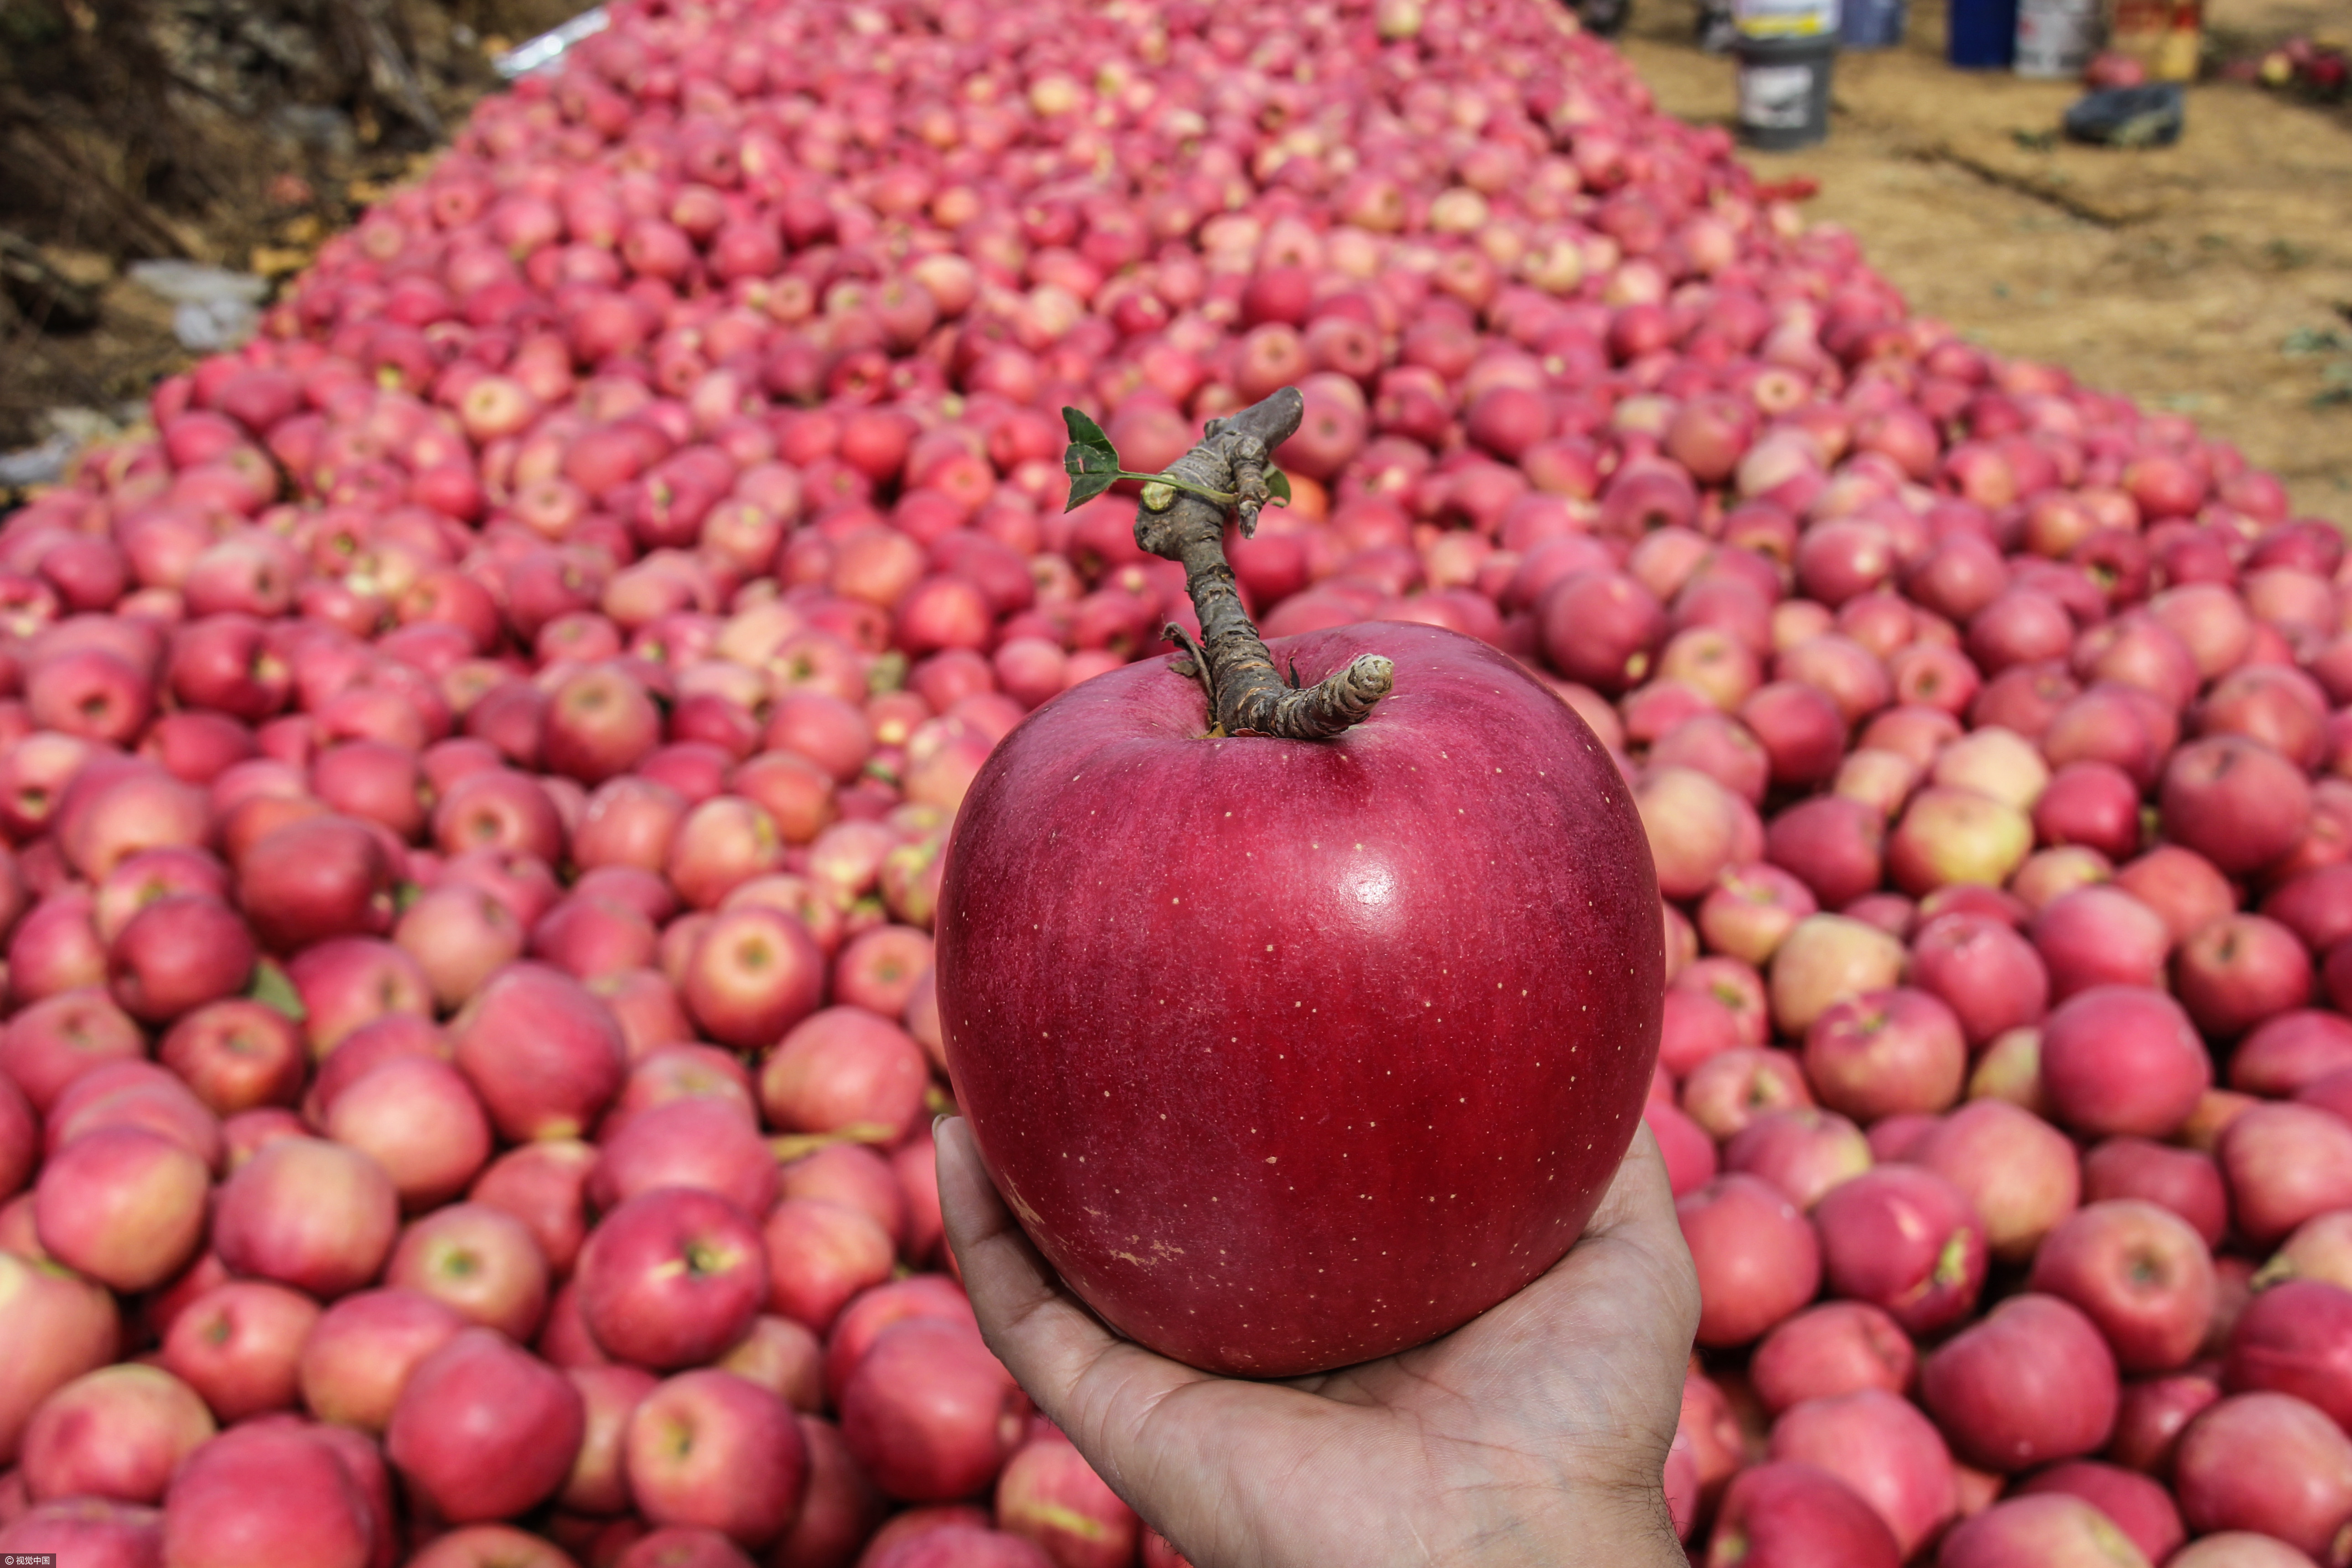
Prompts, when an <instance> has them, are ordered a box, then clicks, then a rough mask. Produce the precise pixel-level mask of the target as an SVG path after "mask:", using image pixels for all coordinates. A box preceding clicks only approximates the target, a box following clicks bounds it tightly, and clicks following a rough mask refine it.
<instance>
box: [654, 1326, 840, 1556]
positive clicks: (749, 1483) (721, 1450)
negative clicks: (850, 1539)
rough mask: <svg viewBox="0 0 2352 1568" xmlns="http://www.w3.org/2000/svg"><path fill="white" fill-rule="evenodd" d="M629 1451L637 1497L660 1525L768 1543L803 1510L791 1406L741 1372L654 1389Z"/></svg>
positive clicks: (801, 1459)
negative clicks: (743, 1376) (801, 1507)
mask: <svg viewBox="0 0 2352 1568" xmlns="http://www.w3.org/2000/svg"><path fill="white" fill-rule="evenodd" d="M623 1447H624V1452H625V1460H624V1466H625V1470H626V1472H627V1475H628V1482H629V1495H630V1497H631V1498H632V1500H634V1501H635V1504H636V1509H637V1511H638V1512H639V1513H640V1514H642V1515H643V1516H644V1517H645V1518H646V1520H648V1521H651V1522H652V1523H653V1524H655V1525H656V1526H657V1527H658V1526H669V1525H687V1526H694V1527H698V1528H701V1529H706V1530H716V1531H720V1532H721V1533H723V1534H725V1535H726V1536H728V1537H729V1538H730V1539H731V1540H734V1541H736V1542H740V1543H741V1544H743V1545H745V1546H762V1545H765V1544H767V1543H768V1542H771V1541H772V1540H774V1539H775V1538H776V1537H777V1536H778V1535H781V1534H782V1532H783V1531H785V1530H787V1529H789V1528H790V1527H791V1525H792V1522H793V1519H794V1518H795V1517H796V1516H797V1515H798V1513H799V1511H800V1506H801V1498H802V1494H803V1490H804V1489H805V1487H806V1484H807V1479H808V1452H807V1448H806V1446H805V1444H804V1442H803V1438H802V1436H801V1428H800V1425H799V1422H798V1420H797V1419H796V1418H795V1416H794V1415H793V1409H792V1406H791V1405H787V1404H785V1403H784V1401H783V1400H782V1398H781V1397H779V1396H778V1395H776V1394H772V1393H771V1392H770V1391H769V1390H767V1389H764V1388H761V1387H760V1386H759V1385H758V1384H754V1383H751V1382H750V1381H749V1380H747V1379H744V1378H740V1377H738V1376H736V1375H735V1374H734V1373H730V1372H720V1371H717V1370H712V1369H706V1370H703V1371H699V1372H689V1373H682V1374H680V1375H678V1376H677V1377H673V1378H670V1379H669V1380H668V1381H667V1382H665V1383H663V1384H660V1385H659V1386H657V1387H656V1388H655V1389H653V1390H652V1391H651V1392H650V1393H648V1394H646V1395H645V1396H644V1398H643V1399H642V1400H640V1401H639V1402H638V1404H637V1405H636V1408H635V1411H634V1412H633V1413H632V1414H631V1415H630V1416H629V1424H628V1430H627V1434H626V1436H625V1438H624V1439H623Z"/></svg>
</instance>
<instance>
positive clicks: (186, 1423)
mask: <svg viewBox="0 0 2352 1568" xmlns="http://www.w3.org/2000/svg"><path fill="white" fill-rule="evenodd" d="M215 1430H216V1428H215V1426H214V1424H213V1415H212V1412H211V1411H209V1410H207V1409H205V1402H204V1401H203V1400H202V1399H201V1398H199V1397H197V1394H196V1391H195V1390H194V1389H193V1388H190V1387H189V1386H188V1385H187V1384H184V1383H182V1382H181V1381H180V1380H179V1379H178V1378H176V1377H173V1375H172V1374H171V1373H168V1372H165V1371H163V1369H162V1368H161V1367H152V1366H141V1365H138V1364H136V1363H124V1364H123V1365H121V1366H110V1367H101V1368H100V1369H99V1370H98V1371H96V1372H93V1373H86V1374H85V1375H83V1376H81V1377H78V1378H76V1379H74V1381H73V1382H71V1383H68V1384H66V1385H65V1386H64V1387H63V1388H60V1389H58V1391H57V1392H56V1393H55V1394H51V1395H49V1397H48V1398H47V1399H46V1400H44V1401H43V1402H42V1403H41V1407H40V1408H39V1409H38V1410H36V1411H35V1412H34V1413H33V1419H32V1422H31V1424H30V1425H29V1426H26V1428H25V1438H24V1452H23V1456H22V1459H23V1465H24V1469H23V1474H24V1478H25V1489H26V1494H27V1495H28V1496H29V1497H30V1498H31V1499H32V1500H33V1501H35V1502H48V1501H51V1500H56V1499H58V1498H68V1497H101V1498H108V1499H110V1500H114V1501H117V1502H130V1503H157V1502H161V1501H162V1500H163V1489H164V1488H165V1487H166V1486H167V1485H169V1484H170V1482H171V1479H172V1472H173V1470H175V1469H177V1468H179V1465H180V1461H181V1460H182V1459H184V1458H187V1456H188V1455H189V1454H190V1453H192V1452H193V1451H194V1450H195V1449H196V1448H197V1447H201V1446H202V1445H203V1444H204V1443H205V1441H206V1440H207V1439H208V1438H210V1437H211V1436H213V1434H214V1432H215Z"/></svg>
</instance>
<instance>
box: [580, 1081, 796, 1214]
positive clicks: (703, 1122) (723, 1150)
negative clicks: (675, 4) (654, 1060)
mask: <svg viewBox="0 0 2352 1568" xmlns="http://www.w3.org/2000/svg"><path fill="white" fill-rule="evenodd" d="M747 1098H748V1097H747ZM656 1187H700V1188H702V1189H704V1190H705V1191H708V1192H713V1193H717V1194H719V1196H721V1197H723V1198H725V1199H727V1200H728V1201H729V1202H730V1203H732V1204H733V1205H735V1206H736V1207H737V1208H739V1209H740V1210H742V1211H743V1212H744V1213H745V1214H747V1215H763V1214H766V1213H767V1212H768V1210H769V1209H770V1208H772V1206H774V1205H775V1201H776V1160H775V1156H774V1155H773V1154H772V1152H770V1151H769V1149H768V1145H767V1143H766V1142H764V1141H763V1140H762V1139H761V1137H760V1134H759V1130H758V1128H757V1126H756V1124H755V1123H754V1122H753V1121H752V1119H751V1115H750V1114H749V1112H748V1111H747V1110H744V1109H743V1108H742V1107H740V1106H739V1105H738V1104H737V1103H736V1102H735V1101H733V1100H721V1099H718V1098H714V1097H709V1096H695V1097H691V1098H687V1099H681V1100H669V1101H667V1102H666V1103H664V1104H661V1105H656V1106H654V1107H652V1108H650V1109H648V1110H642V1111H640V1112H638V1113H637V1114H636V1115H635V1116H633V1117H631V1118H630V1119H629V1120H628V1121H627V1122H626V1123H625V1125H623V1126H622V1127H621V1129H620V1130H619V1131H616V1132H614V1133H612V1134H611V1135H610V1136H608V1137H607V1138H606V1139H605V1141H604V1151H603V1152H602V1153H600V1154H599V1155H598V1156H597V1159H596V1166H595V1169H594V1170H593V1171H591V1172H590V1173H589V1175H588V1188H587V1192H588V1197H589V1201H590V1202H592V1203H593V1204H594V1205H596V1206H597V1207H599V1208H604V1209H610V1208H614V1207H616V1206H617V1205H620V1204H622V1203H624V1202H625V1201H626V1200H628V1199H630V1198H633V1197H635V1196H636V1195H637V1194H639V1193H643V1192H648V1191H651V1190H652V1189H653V1188H656Z"/></svg>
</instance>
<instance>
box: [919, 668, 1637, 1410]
mask: <svg viewBox="0 0 2352 1568" xmlns="http://www.w3.org/2000/svg"><path fill="white" fill-rule="evenodd" d="M1272 652H1273V657H1274V659H1275V662H1276V668H1280V669H1283V670H1289V669H1291V668H1294V667H1295V668H1296V669H1297V679H1298V680H1299V681H1300V682H1301V683H1302V684H1305V683H1310V682H1313V681H1317V680H1319V679H1322V678H1323V677H1324V676H1325V675H1326V674H1327V673H1328V672H1330V671H1332V670H1335V669H1338V668H1341V667H1343V666H1345V665H1346V664H1347V663H1348V662H1349V660H1351V659H1352V658H1355V657H1356V656H1357V655H1359V654H1365V653H1376V654H1381V655H1385V656H1387V657H1388V658H1390V659H1391V660H1393V661H1394V664H1395V685H1394V689H1392V690H1391V693H1390V694H1389V695H1388V696H1387V697H1386V698H1384V699H1382V700H1381V701H1380V703H1379V704H1378V705H1377V706H1376V707H1374V709H1373V710H1372V711H1371V713H1370V717H1369V718H1367V719H1366V720H1365V721H1364V722H1362V723H1361V724H1360V725H1358V726H1356V727H1355V728H1353V729H1351V730H1349V731H1345V732H1344V733H1342V734H1341V735H1340V736H1339V738H1337V739H1336V740H1331V741H1325V742H1300V741H1281V740H1274V739H1268V738H1261V737H1239V738H1231V739H1212V738H1208V737H1207V736H1206V735H1205V734H1204V731H1206V730H1207V728H1208V720H1207V711H1206V706H1205V703H1204V700H1203V698H1202V691H1201V688H1200V687H1199V686H1198V685H1197V684H1196V683H1194V681H1192V679H1189V678H1187V677H1185V676H1182V675H1179V674H1178V673H1176V671H1175V670H1174V669H1173V668H1171V661H1169V660H1165V659H1160V660H1148V661H1145V662H1143V663H1141V664H1138V665H1133V666H1129V667H1128V668H1124V669H1119V670H1116V671H1113V672H1111V673H1110V674H1108V675H1105V676H1100V677H1097V678H1096V679H1093V680H1091V681H1088V682H1087V683H1086V684H1085V685H1084V686H1083V687H1080V688H1077V689H1073V690H1072V691H1071V692H1069V693H1068V694H1066V695H1065V696H1064V697H1063V698H1061V699H1059V700H1056V701H1055V702H1052V703H1049V704H1048V705H1047V706H1046V707H1045V708H1044V709H1041V710H1038V712H1037V713H1036V714H1035V715H1034V716H1032V717H1031V718H1030V719H1029V720H1027V721H1024V723H1023V724H1022V725H1021V727H1020V728H1018V729H1017V730H1015V731H1013V733H1012V734H1010V735H1008V736H1007V737H1006V738H1005V740H1004V741H1003V743H1002V744H1001V745H1000V746H999V747H998V748H997V750H996V752H995V753H994V754H993V755H992V756H991V757H990V759H989V761H988V763H987V765H986V766H985V767H984V768H983V769H982V771H981V773H980V776H979V777H978V778H977V779H976V780H975V781H974V782H973V784H972V787H971V793H970V794H969V795H966V797H965V799H964V803H963V808H962V812H961V816H959V818H958V820H957V824H956V829H955V836H954V838H953V840H952V841H951V843H950V848H949V853H948V868H947V873H946V879H945V882H944V884H943V886H942V888H941V889H940V905H939V917H938V918H939V933H940V952H939V995H940V1020H941V1024H942V1026H943V1028H944V1031H945V1033H946V1036H947V1047H948V1062H949V1066H950V1071H951V1074H952V1076H953V1078H954V1080H955V1084H956V1090H957V1097H958V1099H959V1100H960V1101H961V1104H962V1105H963V1107H964V1108H965V1110H967V1111H968V1112H969V1113H970V1115H971V1118H972V1124H973V1128H974V1131H975V1132H976V1134H977V1135H978V1138H979V1141H980V1145H981V1150H982V1154H983V1155H984V1157H985V1158H986V1160H987V1163H988V1165H989V1168H990V1171H991V1173H992V1175H993V1176H994V1177H995V1179H996V1182H997V1184H998V1186H999V1188H1000V1189H1001V1190H1002V1191H1003V1194H1004V1195H1005V1197H1006V1200H1007V1202H1008V1203H1009V1204H1010V1205H1012V1207H1013V1212H1014V1213H1015V1214H1017V1215H1019V1216H1020V1217H1021V1220H1022V1222H1023V1224H1024V1226H1026V1227H1027V1229H1028V1230H1029V1232H1030V1235H1031V1236H1032V1237H1033V1238H1034V1240H1035V1241H1036V1242H1037V1244H1038V1246H1039V1247H1040V1249H1041V1250H1042V1251H1044V1252H1045V1255H1046V1257H1047V1258H1049V1259H1051V1261H1052V1262H1053V1264H1054V1266H1055V1268H1057V1269H1058V1270H1059V1271H1060V1272H1061V1275H1062V1277H1063V1278H1064V1279H1066V1280H1068V1281H1069V1282H1070V1284H1071V1286H1072V1287H1073V1288H1074V1289H1076V1290H1077V1291H1078V1292H1079V1293H1080V1294H1081V1295H1082V1296H1084V1297H1085V1298H1086V1300H1087V1301H1088V1303H1089V1304H1091V1305H1092V1306H1093V1307H1094V1308H1095V1309H1096V1310H1097V1311H1099V1312H1101V1313H1102V1314H1103V1316H1104V1317H1105V1318H1107V1319H1108V1321H1110V1322H1111V1323H1112V1324H1113V1325H1114V1326H1115V1327H1117V1328H1118V1329H1119V1330H1120V1331H1122V1332H1124V1333H1126V1334H1128V1335H1129V1336H1131V1337H1133V1338H1135V1339H1138V1340H1139V1341H1141V1342H1144V1343H1146V1344H1149V1345H1150V1346H1152V1347H1154V1348H1155V1349H1158V1350H1160V1351H1163V1352H1168V1353H1170V1354H1171V1355H1174V1356H1177V1357H1178V1358H1180V1359H1181V1360H1184V1361H1187V1362H1190V1363H1195V1364H1198V1365H1201V1366H1204V1367H1210V1368H1213V1369H1216V1370H1221V1371H1225V1372H1238V1373H1252V1374H1255V1375H1261V1376H1271V1375H1281V1374H1288V1373H1302V1372H1307V1371H1311V1370H1315V1369H1318V1368H1323V1367H1330V1366H1337V1365H1343V1364H1346V1363H1352V1362H1357V1361H1362V1360H1365V1359H1367V1358H1369V1357H1372V1356H1378V1355H1382V1354H1386V1353H1388V1352H1392V1351H1396V1350H1399V1349H1402V1348H1403V1347H1406V1346H1409V1345H1414V1344H1419V1343H1421V1342H1423V1341H1426V1340H1428V1339H1430V1338H1432V1337H1433V1336H1435V1335H1437V1334H1440V1333H1443V1332H1444V1331H1447V1330H1449V1329H1451V1328H1453V1327H1454V1326H1455V1325H1457V1324H1459V1323H1461V1322H1463V1321H1465V1320H1466V1319H1468V1318H1470V1317H1472V1316H1474V1315H1475V1314H1476V1313H1478V1312H1481V1311H1483V1310H1486V1308H1488V1307H1490V1306H1492V1305H1493V1304H1494V1303H1495V1302H1496V1301H1498V1300H1502V1299H1503V1298H1504V1297H1506V1296H1508V1295H1509V1294H1511V1293H1512V1292H1513V1291H1515V1290H1517V1289H1519V1288H1520V1287H1521V1286H1523V1285H1525V1284H1526V1283H1527V1282H1528V1280H1529V1279H1533V1278H1535V1277H1536V1276H1537V1275H1538V1274H1540V1273H1542V1272H1543V1271H1544V1270H1545V1269H1546V1268H1549V1267H1550V1266H1551V1265H1552V1263H1553V1262H1555V1261H1556V1260H1557V1259H1558V1258H1559V1256H1560V1254H1561V1253H1563V1252H1565V1251H1566V1250H1567V1248H1568V1247H1569V1245H1570V1243H1571V1242H1573V1241H1574V1240H1575V1238H1576V1236H1577V1233H1578V1231H1579V1230H1580V1228H1581V1227H1582V1226H1583V1224H1584V1221H1585V1219H1586V1218H1587V1217H1588V1216H1589V1215H1591V1212H1592V1209H1593V1206H1594V1205H1596V1204H1597V1203H1598V1202H1599V1201H1600V1195H1601V1191H1602V1190H1603V1189H1604V1188H1605V1187H1606V1186H1607V1184H1608V1182H1609V1179H1610V1176H1611V1173H1612V1172H1613V1171H1614V1170H1615V1169H1616V1166H1617V1163H1618V1160H1619V1158H1620V1156H1622V1154H1623V1152H1624V1150H1625V1145H1626V1142H1627V1140H1628V1139H1630V1138H1631V1136H1632V1135H1633V1126H1634V1122H1635V1121H1636V1120H1637V1119H1638V1118H1639V1117H1640V1115H1641V1110H1642V1101H1643V1096H1644V1094H1645V1092H1646V1090H1647V1089H1648V1087H1649V1081H1650V1075H1651V1065H1652V1062H1653V1060H1654V1057H1655V1054H1656V1047H1657V1039H1658V1016H1659V1002H1658V994H1659V991H1660V988H1661V986H1662V984H1663V981H1664V973H1663V966H1664V959H1663V954H1662V952H1661V941H1662V939H1661V936H1660V929H1659V920H1658V903H1657V893H1656V881H1655V878H1654V873H1653V871H1652V869H1651V865H1650V857H1649V853H1648V848H1647V841H1646V839H1645V837H1644V835H1643V827H1642V823H1641V820H1640V818H1639V817H1638V816H1636V815H1635V813H1634V810H1633V802H1632V800H1631V798H1630V796H1629V795H1628V793H1627V791H1626V789H1625V786H1624V784H1623V783H1622V780H1621V779H1620V777H1619V776H1618V773H1617V772H1616V769H1615V768H1614V766H1613V765H1612V763H1611V762H1610V759H1609V754H1608V752H1606V751H1605V750H1604V749H1603V748H1602V746H1601V743H1600V742H1599V741H1598V740H1596V739H1595V738H1594V737H1593V735H1592V733H1591V731H1590V730H1589V729H1587V728H1586V727H1585V725H1584V724H1583V723H1582V721H1580V720H1578V719H1577V718H1576V717H1575V716H1574V715H1573V714H1572V713H1571V712H1570V710H1569V709H1568V708H1567V707H1566V706H1565V705H1563V704H1562V703H1561V702H1560V701H1559V700H1558V699H1556V698H1555V697H1553V696H1552V695H1551V694H1550V693H1549V691H1548V690H1546V689H1544V688H1543V687H1541V686H1539V685H1538V684H1536V683H1535V682H1534V681H1533V680H1532V679H1529V678H1528V676H1527V675H1526V674H1524V673H1523V672H1522V671H1521V670H1520V668H1518V667H1517V665H1516V664H1514V663H1513V662H1512V661H1511V660H1510V659H1509V658H1506V657H1505V656H1503V655H1501V654H1499V653H1497V652H1496V651H1495V650H1493V649H1491V648H1489V647H1486V646H1485V645H1484V644H1482V643H1478V642H1475V641H1472V640H1471V639H1469V638H1467V637H1459V636H1455V635H1453V634H1450V633H1446V632H1443V631H1439V630H1436V629H1433V628H1429V627H1423V626H1407V625H1401V624H1383V625H1378V626H1351V627H1341V628H1338V629H1335V630H1330V631H1324V632H1312V633H1306V634H1302V635H1300V636H1298V637H1285V638H1278V639H1276V642H1275V643H1274V644H1273V645H1272Z"/></svg>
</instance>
